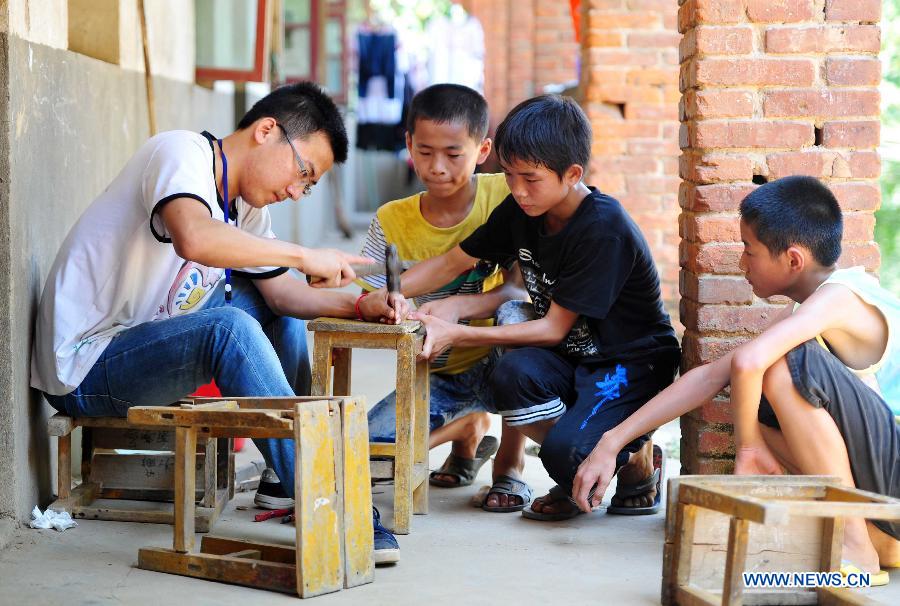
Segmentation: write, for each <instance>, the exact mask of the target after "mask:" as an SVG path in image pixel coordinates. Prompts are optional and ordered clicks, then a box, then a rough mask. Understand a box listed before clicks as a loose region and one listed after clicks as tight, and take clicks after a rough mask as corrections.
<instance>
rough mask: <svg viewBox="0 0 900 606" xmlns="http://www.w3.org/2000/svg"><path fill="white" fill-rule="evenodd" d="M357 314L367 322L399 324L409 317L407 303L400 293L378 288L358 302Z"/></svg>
mask: <svg viewBox="0 0 900 606" xmlns="http://www.w3.org/2000/svg"><path fill="white" fill-rule="evenodd" d="M359 313H360V314H361V315H362V317H363V318H364V319H365V320H366V321H367V322H375V321H378V322H381V323H383V324H400V322H402V321H403V320H405V319H406V316H408V315H409V302H408V301H407V300H406V298H405V297H404V296H403V295H401V294H400V293H388V292H387V290H385V289H383V288H379V289H378V290H373V291H372V292H370V293H369V294H368V295H366V296H365V297H363V298H362V299H361V300H360V302H359Z"/></svg>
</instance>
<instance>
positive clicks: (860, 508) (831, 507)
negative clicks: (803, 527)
mask: <svg viewBox="0 0 900 606" xmlns="http://www.w3.org/2000/svg"><path fill="white" fill-rule="evenodd" d="M777 505H778V506H779V507H783V508H784V509H785V510H786V511H787V512H788V515H791V516H798V517H799V516H805V517H820V518H829V517H855V518H871V519H874V520H900V500H897V501H896V503H860V502H856V503H843V502H839V501H782V502H779V503H778V504H777Z"/></svg>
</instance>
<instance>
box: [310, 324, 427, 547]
mask: <svg viewBox="0 0 900 606" xmlns="http://www.w3.org/2000/svg"><path fill="white" fill-rule="evenodd" d="M420 327H421V323H420V322H412V321H408V322H403V323H402V324H400V325H391V324H376V323H373V322H359V321H356V320H342V319H338V318H318V319H316V320H314V321H312V322H310V323H309V324H307V327H306V328H307V330H309V331H310V332H313V333H314V334H315V337H314V348H313V369H312V393H313V395H320V396H323V395H331V394H333V395H338V396H339V395H349V394H350V363H351V352H352V350H353V349H354V348H360V349H392V350H394V351H396V352H397V430H396V441H395V442H372V443H370V444H369V450H370V452H371V454H372V456H373V457H386V458H388V460H387V461H379V460H375V461H373V462H372V471H371V473H372V477H373V478H376V479H386V478H390V479H393V481H394V519H393V527H392V529H393V531H394V532H395V533H396V534H409V528H410V519H411V515H410V514H411V513H415V514H427V513H428V433H429V401H430V393H429V381H428V378H429V377H428V369H429V365H428V362H427V361H418V360H417V359H416V356H417V355H418V354H419V352H420V351H422V342H423V339H424V337H423V335H422V333H421V332H420V331H419V328H420ZM332 369H333V373H332Z"/></svg>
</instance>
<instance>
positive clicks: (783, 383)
mask: <svg viewBox="0 0 900 606" xmlns="http://www.w3.org/2000/svg"><path fill="white" fill-rule="evenodd" d="M793 385H794V381H793V379H792V378H791V370H790V368H789V367H788V364H787V358H785V357H784V356H782V357H780V358H778V360H776V361H775V363H774V364H772V365H771V366H769V368H767V369H766V372H764V373H763V380H762V389H763V394H765V396H766V397H767V398H769V399H770V401H771V399H772V398H777V395H778V394H779V393H782V390H785V389H791V388H793Z"/></svg>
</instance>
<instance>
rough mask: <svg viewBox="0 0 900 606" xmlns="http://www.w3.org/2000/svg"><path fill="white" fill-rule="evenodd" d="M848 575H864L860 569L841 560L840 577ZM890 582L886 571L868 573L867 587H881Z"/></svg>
mask: <svg viewBox="0 0 900 606" xmlns="http://www.w3.org/2000/svg"><path fill="white" fill-rule="evenodd" d="M850 574H856V575H860V574H865V573H864V572H863V571H862V569H861V568H860V567H859V566H857V565H856V564H854V563H853V562H848V561H847V560H841V576H847V575H850ZM890 582H891V577H890V575H889V574H888V571H887V570H879V571H878V572H871V573H869V587H883V586H884V585H887V584H888V583H890Z"/></svg>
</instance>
